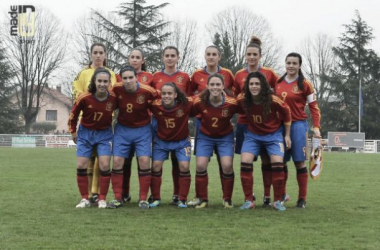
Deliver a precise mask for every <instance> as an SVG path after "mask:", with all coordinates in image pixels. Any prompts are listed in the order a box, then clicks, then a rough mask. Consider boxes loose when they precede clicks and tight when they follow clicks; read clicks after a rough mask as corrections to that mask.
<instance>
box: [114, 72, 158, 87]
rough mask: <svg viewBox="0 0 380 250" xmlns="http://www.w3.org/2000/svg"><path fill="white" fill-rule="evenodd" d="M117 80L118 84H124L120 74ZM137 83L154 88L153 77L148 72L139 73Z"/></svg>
mask: <svg viewBox="0 0 380 250" xmlns="http://www.w3.org/2000/svg"><path fill="white" fill-rule="evenodd" d="M116 80H117V82H122V79H121V76H120V74H117V75H116ZM137 81H138V82H139V83H142V84H145V85H149V86H152V81H153V75H152V74H151V73H150V72H147V71H140V72H139V73H137Z"/></svg>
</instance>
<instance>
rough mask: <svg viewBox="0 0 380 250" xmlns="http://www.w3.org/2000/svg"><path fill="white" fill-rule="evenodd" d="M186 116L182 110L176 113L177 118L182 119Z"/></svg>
mask: <svg viewBox="0 0 380 250" xmlns="http://www.w3.org/2000/svg"><path fill="white" fill-rule="evenodd" d="M184 114H185V113H184V112H183V110H182V109H178V110H177V113H176V116H177V117H182V116H183V115H184Z"/></svg>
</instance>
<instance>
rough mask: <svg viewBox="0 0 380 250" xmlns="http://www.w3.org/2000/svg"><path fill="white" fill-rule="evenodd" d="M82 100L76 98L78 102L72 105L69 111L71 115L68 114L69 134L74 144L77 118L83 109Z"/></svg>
mask: <svg viewBox="0 0 380 250" xmlns="http://www.w3.org/2000/svg"><path fill="white" fill-rule="evenodd" d="M82 100H83V99H80V98H78V100H77V101H76V102H75V103H74V106H73V108H72V109H71V113H70V116H69V121H68V126H69V132H70V133H71V136H72V139H73V141H74V142H75V143H77V124H78V117H79V114H80V112H81V111H82V107H83V104H82V103H83V101H82Z"/></svg>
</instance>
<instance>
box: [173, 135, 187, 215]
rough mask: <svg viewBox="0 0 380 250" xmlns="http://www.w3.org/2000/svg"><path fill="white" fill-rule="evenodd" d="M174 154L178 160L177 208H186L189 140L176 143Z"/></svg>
mask: <svg viewBox="0 0 380 250" xmlns="http://www.w3.org/2000/svg"><path fill="white" fill-rule="evenodd" d="M176 144H177V145H178V146H176V149H174V151H175V155H176V157H177V159H178V162H179V170H180V173H179V190H178V194H179V204H178V207H179V208H187V196H188V194H189V191H190V184H191V174H190V158H191V144H190V141H189V140H187V139H185V140H183V141H180V142H178V143H176Z"/></svg>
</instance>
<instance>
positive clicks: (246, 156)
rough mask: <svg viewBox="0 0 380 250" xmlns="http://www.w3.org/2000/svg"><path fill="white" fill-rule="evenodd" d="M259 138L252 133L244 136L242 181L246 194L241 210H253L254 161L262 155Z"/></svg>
mask: <svg viewBox="0 0 380 250" xmlns="http://www.w3.org/2000/svg"><path fill="white" fill-rule="evenodd" d="M256 137H257V136H256V135H254V134H253V133H252V132H250V131H246V133H245V134H244V142H243V145H242V149H241V156H240V158H241V160H240V179H241V184H242V187H243V192H244V200H245V202H244V204H243V205H242V206H241V207H240V209H253V208H254V207H255V203H254V200H253V181H254V179H253V160H254V159H255V156H257V155H259V154H260V148H261V144H260V141H259V140H258V138H256Z"/></svg>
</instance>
